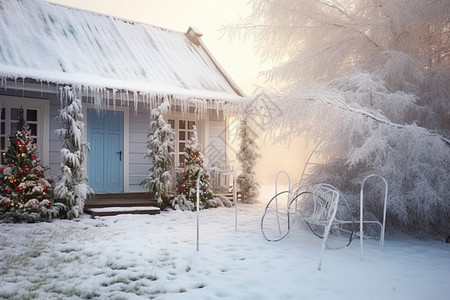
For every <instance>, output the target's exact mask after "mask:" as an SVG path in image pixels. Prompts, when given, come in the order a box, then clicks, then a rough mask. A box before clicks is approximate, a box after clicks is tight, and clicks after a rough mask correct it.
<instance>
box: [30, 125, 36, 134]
mask: <svg viewBox="0 0 450 300" xmlns="http://www.w3.org/2000/svg"><path fill="white" fill-rule="evenodd" d="M28 127H30V132H31V135H37V124H29V125H28Z"/></svg>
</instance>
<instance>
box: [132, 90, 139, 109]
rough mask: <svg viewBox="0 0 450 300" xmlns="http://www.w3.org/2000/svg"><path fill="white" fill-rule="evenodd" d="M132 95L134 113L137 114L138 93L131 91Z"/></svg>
mask: <svg viewBox="0 0 450 300" xmlns="http://www.w3.org/2000/svg"><path fill="white" fill-rule="evenodd" d="M133 97H134V113H136V114H137V112H138V103H139V95H138V93H137V92H133Z"/></svg>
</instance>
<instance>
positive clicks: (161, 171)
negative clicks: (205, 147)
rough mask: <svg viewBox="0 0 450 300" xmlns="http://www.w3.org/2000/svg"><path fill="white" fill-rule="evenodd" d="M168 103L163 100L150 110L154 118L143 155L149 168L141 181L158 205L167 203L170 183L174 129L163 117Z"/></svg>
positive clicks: (168, 105)
mask: <svg viewBox="0 0 450 300" xmlns="http://www.w3.org/2000/svg"><path fill="white" fill-rule="evenodd" d="M169 107H170V104H169V103H168V102H164V103H163V104H162V105H161V106H160V107H159V108H157V109H154V110H153V111H152V117H153V118H154V119H153V120H152V122H151V125H150V130H151V131H152V132H150V133H149V135H148V137H149V140H148V141H147V152H146V153H145V154H144V157H146V158H148V159H149V160H150V169H149V170H148V171H149V172H148V175H147V177H146V178H145V179H144V180H143V181H142V183H141V185H143V186H144V187H145V188H147V190H148V191H149V192H150V193H152V194H153V195H154V197H155V199H156V200H157V201H158V205H160V206H164V207H165V206H167V205H168V204H169V203H168V201H169V199H168V196H169V190H170V187H171V184H172V165H173V159H172V153H173V151H174V143H175V142H174V140H175V131H174V130H173V128H172V127H171V126H170V124H168V123H167V122H166V121H165V120H164V117H163V114H164V113H165V112H166V111H167V110H168V108H169Z"/></svg>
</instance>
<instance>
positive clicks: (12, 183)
mask: <svg viewBox="0 0 450 300" xmlns="http://www.w3.org/2000/svg"><path fill="white" fill-rule="evenodd" d="M17 128H18V130H17V132H16V133H15V134H13V135H11V136H10V137H9V141H10V146H9V147H8V149H7V151H6V152H5V153H4V154H3V165H1V166H0V197H1V198H0V214H1V216H2V217H3V218H10V219H13V220H14V221H22V220H25V221H40V220H41V219H45V220H48V219H52V218H53V217H56V216H57V214H58V209H57V208H56V209H54V207H52V201H51V200H50V199H51V185H50V183H49V182H48V181H47V180H46V179H45V175H44V172H45V170H46V168H44V167H43V166H42V165H41V162H40V160H39V158H38V153H37V145H36V143H35V142H34V140H33V138H32V137H31V134H30V130H29V128H28V125H27V123H26V121H25V119H24V116H23V110H22V109H20V110H19V120H18V124H17Z"/></svg>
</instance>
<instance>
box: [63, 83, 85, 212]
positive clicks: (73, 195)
mask: <svg viewBox="0 0 450 300" xmlns="http://www.w3.org/2000/svg"><path fill="white" fill-rule="evenodd" d="M61 105H62V109H61V110H60V111H59V115H58V117H57V120H58V122H59V123H60V124H61V126H62V128H60V129H57V130H56V134H57V135H58V136H59V137H60V138H61V139H62V142H63V144H62V147H61V151H60V153H61V173H60V176H59V180H58V182H57V184H56V187H55V198H56V199H57V200H58V201H60V202H61V203H63V204H64V205H66V207H67V211H66V217H67V218H69V219H72V218H74V217H78V216H79V215H80V214H82V213H83V209H84V203H85V201H86V198H87V197H88V195H89V194H92V193H93V191H92V189H91V188H90V187H89V186H88V185H87V176H86V171H85V169H84V168H83V164H84V162H85V160H86V154H87V151H89V145H88V144H87V143H86V142H85V141H83V136H82V132H83V128H84V123H83V113H82V106H81V100H80V99H77V98H76V97H75V95H74V93H73V91H72V90H71V89H70V88H69V87H65V88H64V90H63V91H62V99H61Z"/></svg>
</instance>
